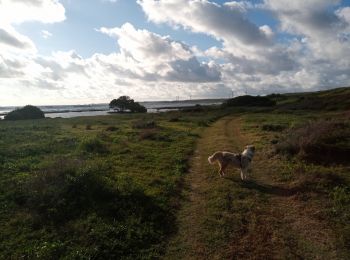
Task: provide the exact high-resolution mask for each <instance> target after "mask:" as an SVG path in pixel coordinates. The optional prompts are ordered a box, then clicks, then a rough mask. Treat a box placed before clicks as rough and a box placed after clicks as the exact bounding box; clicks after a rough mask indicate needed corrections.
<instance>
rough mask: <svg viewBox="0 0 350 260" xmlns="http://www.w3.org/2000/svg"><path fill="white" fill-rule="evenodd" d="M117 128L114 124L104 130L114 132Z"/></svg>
mask: <svg viewBox="0 0 350 260" xmlns="http://www.w3.org/2000/svg"><path fill="white" fill-rule="evenodd" d="M118 129H119V128H118V127H115V126H109V127H107V128H106V131H110V132H114V131H117V130H118Z"/></svg>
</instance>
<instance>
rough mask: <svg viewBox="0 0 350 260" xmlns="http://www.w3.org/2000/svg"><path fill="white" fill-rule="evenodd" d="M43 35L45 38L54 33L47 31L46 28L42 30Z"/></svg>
mask: <svg viewBox="0 0 350 260" xmlns="http://www.w3.org/2000/svg"><path fill="white" fill-rule="evenodd" d="M41 36H42V37H43V38H44V39H48V38H50V37H51V36H52V33H50V32H49V31H46V30H42V31H41Z"/></svg>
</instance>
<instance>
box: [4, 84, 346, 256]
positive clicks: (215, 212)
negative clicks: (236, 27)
mask: <svg viewBox="0 0 350 260" xmlns="http://www.w3.org/2000/svg"><path fill="white" fill-rule="evenodd" d="M348 94H349V89H346V88H344V89H337V90H333V91H325V92H318V93H303V94H287V95H272V96H270V97H269V98H270V99H273V100H275V101H276V103H277V105H276V106H274V107H268V108H266V107H265V108H264V107H235V108H231V109H227V108H226V109H223V108H220V109H215V108H211V109H209V108H208V107H199V106H198V107H196V108H193V109H188V110H185V111H181V112H169V113H161V114H142V115H137V114H119V115H111V116H97V117H84V118H71V119H41V120H26V121H16V122H6V121H4V120H3V121H0V135H1V139H0V230H1V232H0V258H1V259H12V258H14V259H17V258H30V259H31V258H40V259H51V258H54V259H56V258H63V259H105V258H106V259H111V258H112V259H114V258H116V259H117V258H118V259H158V258H164V259H231V258H232V259H236V258H239V259H271V258H276V259H297V258H303V259H349V257H350V247H349V244H350V228H349V224H348V223H349V221H350V207H349V204H350V203H349V202H350V190H349V184H350V177H349V164H348V159H347V157H346V156H343V155H348V149H349V147H350V140H349V128H350V126H349V124H348V123H347V122H348V121H349V115H350V114H349V112H348V110H346V109H348V101H347V100H344V98H343V97H344V96H345V97H347V96H348ZM329 101H331V102H329ZM308 102H309V103H308ZM310 102H311V103H310ZM317 102H321V104H322V107H321V108H319V107H318V105H316V103H317ZM332 102H333V103H332ZM251 143H253V144H254V145H255V146H256V151H257V153H256V155H255V157H254V159H253V171H252V176H253V179H252V180H251V181H249V182H245V183H242V182H241V181H240V179H239V171H238V170H233V169H231V170H230V171H229V173H228V174H227V176H226V177H225V178H219V176H218V174H217V169H216V168H215V167H213V166H210V165H208V162H207V157H208V155H210V154H212V153H213V152H214V151H216V150H229V151H234V152H238V151H241V150H242V147H244V146H245V145H246V144H251ZM312 155H314V156H312ZM324 155H325V157H323V156H324Z"/></svg>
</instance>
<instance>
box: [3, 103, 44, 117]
mask: <svg viewBox="0 0 350 260" xmlns="http://www.w3.org/2000/svg"><path fill="white" fill-rule="evenodd" d="M40 118H45V114H44V112H43V111H41V109H40V108H38V107H35V106H30V105H27V106H25V107H22V108H19V109H16V110H13V111H11V112H10V113H8V114H7V115H6V116H5V118H4V119H5V120H26V119H40Z"/></svg>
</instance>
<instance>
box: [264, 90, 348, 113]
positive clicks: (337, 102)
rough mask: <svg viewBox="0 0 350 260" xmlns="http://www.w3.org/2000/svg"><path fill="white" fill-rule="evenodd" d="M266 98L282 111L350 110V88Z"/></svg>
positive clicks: (274, 95)
mask: <svg viewBox="0 0 350 260" xmlns="http://www.w3.org/2000/svg"><path fill="white" fill-rule="evenodd" d="M267 97H268V98H270V99H272V100H274V101H276V102H277V105H278V106H279V108H282V109H283V108H284V109H292V110H297V109H307V110H329V111H331V110H346V109H350V87H343V88H336V89H331V90H325V91H317V92H303V93H288V94H271V95H268V96H267Z"/></svg>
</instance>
